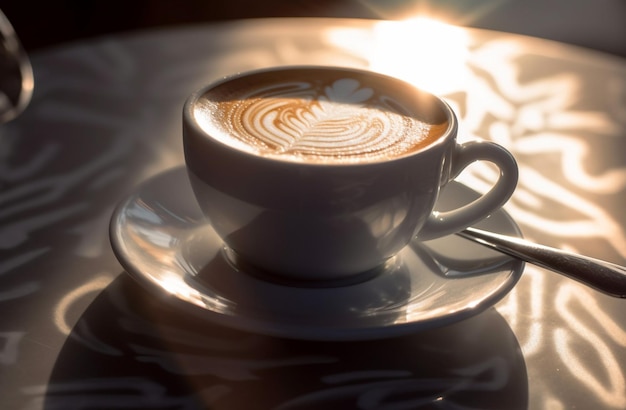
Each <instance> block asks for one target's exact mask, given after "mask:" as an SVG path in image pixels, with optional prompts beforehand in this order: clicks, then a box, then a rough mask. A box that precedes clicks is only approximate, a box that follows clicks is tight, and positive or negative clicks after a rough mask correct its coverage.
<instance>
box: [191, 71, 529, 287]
mask: <svg viewBox="0 0 626 410" xmlns="http://www.w3.org/2000/svg"><path fill="white" fill-rule="evenodd" d="M278 79H284V81H285V82H286V83H289V84H293V83H297V84H299V85H302V84H304V85H306V84H318V86H316V87H317V88H315V90H318V91H315V92H314V93H313V95H314V97H313V98H312V100H316V99H318V98H321V99H323V100H324V101H327V100H329V99H332V98H333V94H332V92H330V91H329V90H332V87H334V86H335V85H337V84H356V85H358V90H352V91H355V92H354V93H353V94H352V95H357V96H360V97H363V95H365V94H366V95H367V96H373V97H374V98H378V97H381V98H382V100H381V101H400V104H401V105H402V106H403V107H405V108H407V109H408V110H409V111H410V112H411V113H416V114H417V115H418V116H423V117H424V118H426V119H427V120H428V121H432V122H433V123H440V124H445V125H446V127H445V128H444V129H443V130H442V132H441V135H438V136H436V137H435V138H434V139H433V140H432V141H431V142H430V143H428V144H427V145H426V146H425V147H422V148H420V149H417V150H415V151H414V152H411V153H405V154H398V155H396V156H394V155H391V157H385V158H375V159H363V160H361V159H359V158H357V159H352V160H350V161H347V162H341V160H338V161H334V162H333V161H330V162H324V161H321V162H320V161H317V160H315V159H314V160H308V159H304V160H297V159H296V160H293V158H282V157H280V156H275V155H267V154H266V153H263V152H256V151H254V149H247V148H245V147H244V148H242V147H240V146H237V144H236V143H232V142H229V140H228V138H227V137H228V135H225V134H228V132H229V130H231V129H234V128H232V126H233V124H230V123H228V122H232V121H234V122H240V121H242V120H241V119H239V118H238V117H232V116H224V115H222V114H221V113H220V109H219V106H218V105H216V103H218V102H219V101H223V100H225V99H229V98H230V99H233V101H234V102H235V103H236V100H237V98H241V97H240V96H242V95H246V94H250V93H249V91H250V92H252V93H254V90H255V89H258V88H259V87H260V86H265V85H266V84H270V86H271V84H273V83H272V82H277V81H278ZM268 81H269V83H268ZM338 81H339V82H338ZM320 84H321V86H319V85H320ZM272 87H273V86H271V87H270V88H271V89H275V88H276V87H274V88H272ZM329 87H330V88H329ZM361 89H366V90H369V91H367V93H365V94H363V93H361V94H359V93H357V91H359V90H361ZM315 93H317V94H320V93H321V94H324V95H322V96H320V95H317V94H315ZM270 94H271V93H270ZM344 94H345V93H344ZM266 97H267V96H266ZM360 97H359V98H360ZM269 98H270V99H271V98H273V97H271V96H270V97H269ZM364 98H365V97H364ZM357 99H358V98H357ZM362 99H363V98H361V100H362ZM344 100H345V98H344ZM264 101H268V100H264ZM342 103H345V104H352V102H350V101H342ZM385 104H386V102H385ZM354 107H356V108H355V109H357V110H358V109H360V108H359V107H360V105H359V104H356V103H355V104H354ZM457 124H458V123H457V118H456V116H455V115H454V113H453V111H452V109H451V108H450V107H449V106H448V105H447V104H446V103H445V102H444V101H443V100H441V99H440V98H438V97H436V96H434V95H432V94H429V93H426V92H424V91H420V90H418V89H416V88H415V87H414V86H412V85H410V84H408V83H405V82H403V81H401V80H398V79H395V78H392V77H388V76H384V75H381V74H377V73H373V72H368V71H363V70H357V69H351V68H332V67H276V68H271V69H263V70H257V71H252V72H248V73H243V74H237V75H234V76H231V77H228V78H225V79H222V80H220V81H217V82H216V83H214V84H211V85H209V86H207V87H205V88H203V89H201V90H199V91H197V92H196V93H194V94H193V95H191V96H190V98H189V99H188V100H187V102H186V103H185V107H184V113H183V145H184V152H185V161H186V165H187V170H188V174H189V178H190V182H191V185H192V187H193V190H194V193H195V196H196V199H197V201H198V204H199V205H200V207H201V208H202V211H203V213H204V214H205V216H206V217H207V218H208V219H209V220H210V223H211V224H212V226H213V228H214V229H215V231H216V232H217V234H218V235H219V236H220V237H221V238H222V239H223V241H224V244H225V246H226V249H228V251H229V252H230V255H231V256H232V255H237V260H239V261H244V263H245V264H246V265H247V266H250V267H254V269H258V271H260V272H265V273H268V274H270V275H275V277H282V278H288V279H290V280H294V279H295V280H308V281H327V280H331V281H332V280H344V279H346V278H349V277H354V275H357V274H360V273H364V272H371V271H372V270H373V269H376V268H377V267H380V266H383V265H384V264H385V262H386V261H388V260H389V259H390V258H392V257H393V256H394V255H396V254H397V253H398V252H399V251H400V250H402V249H403V248H404V247H405V246H406V245H407V244H408V243H409V242H410V241H412V240H414V239H416V238H417V239H418V240H427V239H432V238H436V237H440V236H444V235H449V234H452V233H454V232H457V231H459V230H462V229H464V228H466V227H467V226H469V225H471V224H473V223H476V222H478V221H480V220H481V219H483V218H485V217H487V216H488V215H489V214H490V213H492V212H493V211H495V210H497V209H499V208H500V207H501V206H502V205H503V204H504V203H505V202H506V201H507V200H508V199H509V198H510V196H511V195H512V193H513V191H514V189H515V186H516V184H517V178H518V169H517V165H516V162H515V160H514V158H513V157H512V156H511V154H510V153H509V152H508V151H507V150H505V149H504V148H502V147H501V146H499V145H496V144H494V143H491V142H484V141H472V142H466V143H464V144H459V143H457V141H456V135H457V128H458V127H457ZM247 126H248V128H249V129H253V130H254V127H255V126H256V125H255V124H252V125H247ZM250 127H251V128H250ZM253 132H254V131H253ZM478 160H480V161H489V162H491V163H493V164H495V165H496V166H497V167H498V169H499V170H500V176H499V179H498V180H497V182H496V183H495V185H494V186H493V187H492V188H491V190H490V191H488V192H487V193H486V194H484V195H482V196H481V197H480V198H478V199H477V200H476V201H474V202H473V203H471V204H468V205H466V206H463V207H461V208H459V209H455V210H451V211H446V212H438V211H437V210H436V209H437V206H436V202H437V197H438V194H439V191H440V189H441V188H442V187H443V186H445V185H446V184H447V183H448V182H449V181H450V180H452V179H453V178H455V177H456V176H457V175H459V173H460V172H461V171H463V169H464V168H466V167H467V166H468V165H469V164H471V163H472V162H474V161H478Z"/></svg>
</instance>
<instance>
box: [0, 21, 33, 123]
mask: <svg viewBox="0 0 626 410" xmlns="http://www.w3.org/2000/svg"><path fill="white" fill-rule="evenodd" d="M33 87H34V78H33V69H32V66H31V64H30V60H29V59H28V55H27V54H26V51H25V50H24V48H23V47H22V44H21V43H20V40H19V39H18V37H17V34H16V33H15V30H13V26H11V23H10V22H9V19H7V18H6V16H5V15H4V13H2V11H1V10H0V124H4V123H7V122H9V121H11V120H12V119H14V118H15V117H17V116H18V115H19V114H20V113H21V112H22V111H23V110H24V108H26V106H27V105H28V103H29V102H30V99H31V96H32V94H33Z"/></svg>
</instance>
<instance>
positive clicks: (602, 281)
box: [457, 228, 626, 298]
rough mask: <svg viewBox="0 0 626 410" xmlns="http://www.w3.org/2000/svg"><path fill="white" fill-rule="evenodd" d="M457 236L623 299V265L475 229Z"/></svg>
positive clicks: (625, 273)
mask: <svg viewBox="0 0 626 410" xmlns="http://www.w3.org/2000/svg"><path fill="white" fill-rule="evenodd" d="M457 235H459V236H462V237H463V238H466V239H470V240H472V241H474V242H477V243H480V244H481V245H484V246H486V247H488V248H491V249H494V250H496V251H499V252H502V253H505V254H507V255H510V256H514V257H516V258H518V259H521V260H523V261H526V262H529V263H532V264H534V265H537V266H541V267H543V268H546V269H550V270H552V271H554V272H557V273H560V274H562V275H565V276H567V277H568V278H571V279H574V280H577V281H579V282H581V283H584V284H585V285H587V286H590V287H592V288H594V289H596V290H599V291H601V292H604V293H606V294H607V295H611V296H615V297H619V298H626V268H625V267H623V266H619V265H616V264H614V263H610V262H606V261H603V260H599V259H594V258H590V257H588V256H583V255H577V254H575V253H571V252H566V251H562V250H560V249H555V248H551V247H549V246H544V245H539V244H536V243H532V242H530V241H527V240H525V239H521V238H516V237H512V236H507V235H500V234H497V233H493V232H488V231H483V230H481V229H476V228H467V229H465V230H463V231H461V232H458V233H457Z"/></svg>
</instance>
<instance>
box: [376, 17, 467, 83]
mask: <svg viewBox="0 0 626 410" xmlns="http://www.w3.org/2000/svg"><path fill="white" fill-rule="evenodd" d="M373 31H374V33H373V42H372V44H370V47H368V48H367V50H364V52H365V53H366V54H367V55H366V58H367V59H368V61H369V64H370V68H371V69H372V70H374V71H378V72H381V73H384V74H388V75H391V76H394V77H398V78H401V79H403V80H405V81H408V82H410V83H412V84H414V85H416V86H417V87H419V88H422V89H424V90H426V91H429V92H431V93H434V94H445V93H450V92H453V91H458V90H463V89H464V88H465V87H464V86H463V85H464V83H465V79H466V78H467V77H468V73H467V65H466V62H467V58H468V55H469V38H468V34H467V32H466V30H464V29H463V28H461V27H455V26H451V25H448V24H445V23H442V22H439V21H437V20H433V19H429V18H425V17H418V18H411V19H407V20H404V21H381V22H378V23H376V24H375V26H374V28H373Z"/></svg>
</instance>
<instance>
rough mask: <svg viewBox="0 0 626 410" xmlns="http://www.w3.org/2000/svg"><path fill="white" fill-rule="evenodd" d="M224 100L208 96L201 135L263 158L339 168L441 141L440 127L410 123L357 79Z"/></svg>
mask: <svg viewBox="0 0 626 410" xmlns="http://www.w3.org/2000/svg"><path fill="white" fill-rule="evenodd" d="M246 86H247V87H248V91H247V92H241V93H236V94H235V95H230V96H229V97H230V98H228V99H224V98H222V99H218V98H216V99H211V96H210V95H208V96H207V100H206V106H205V109H206V110H207V112H209V113H210V115H206V116H204V117H200V118H198V122H199V123H200V125H201V126H203V128H205V130H207V131H208V132H209V133H211V134H212V135H213V136H214V137H216V138H218V139H220V140H222V142H225V143H226V144H228V145H231V146H233V147H236V148H238V149H242V150H245V151H249V152H253V153H256V154H259V155H262V156H266V157H274V158H281V159H287V160H293V161H304V162H322V163H342V162H357V161H363V160H368V161H375V160H380V159H389V158H394V157H398V156H402V155H405V154H407V153H410V152H413V151H416V150H419V149H421V148H422V147H424V146H425V145H428V144H429V143H431V142H432V141H433V140H434V139H436V138H437V137H439V136H440V135H442V133H443V132H445V130H446V128H447V122H445V123H443V124H430V123H427V122H425V121H421V120H419V119H417V118H415V116H413V115H411V111H410V110H409V109H407V108H406V107H404V106H403V105H402V104H401V103H399V102H398V101H395V100H394V99H392V98H390V97H387V96H385V95H381V94H380V92H377V91H375V90H374V89H373V88H371V87H369V86H367V85H363V84H361V83H360V82H359V81H358V80H357V79H353V78H340V79H333V80H332V81H329V82H328V83H320V82H307V81H291V82H289V81H285V82H281V83H271V84H265V85H260V86H257V87H256V88H254V89H253V90H252V91H250V89H251V88H252V87H251V85H250V84H246Z"/></svg>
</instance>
